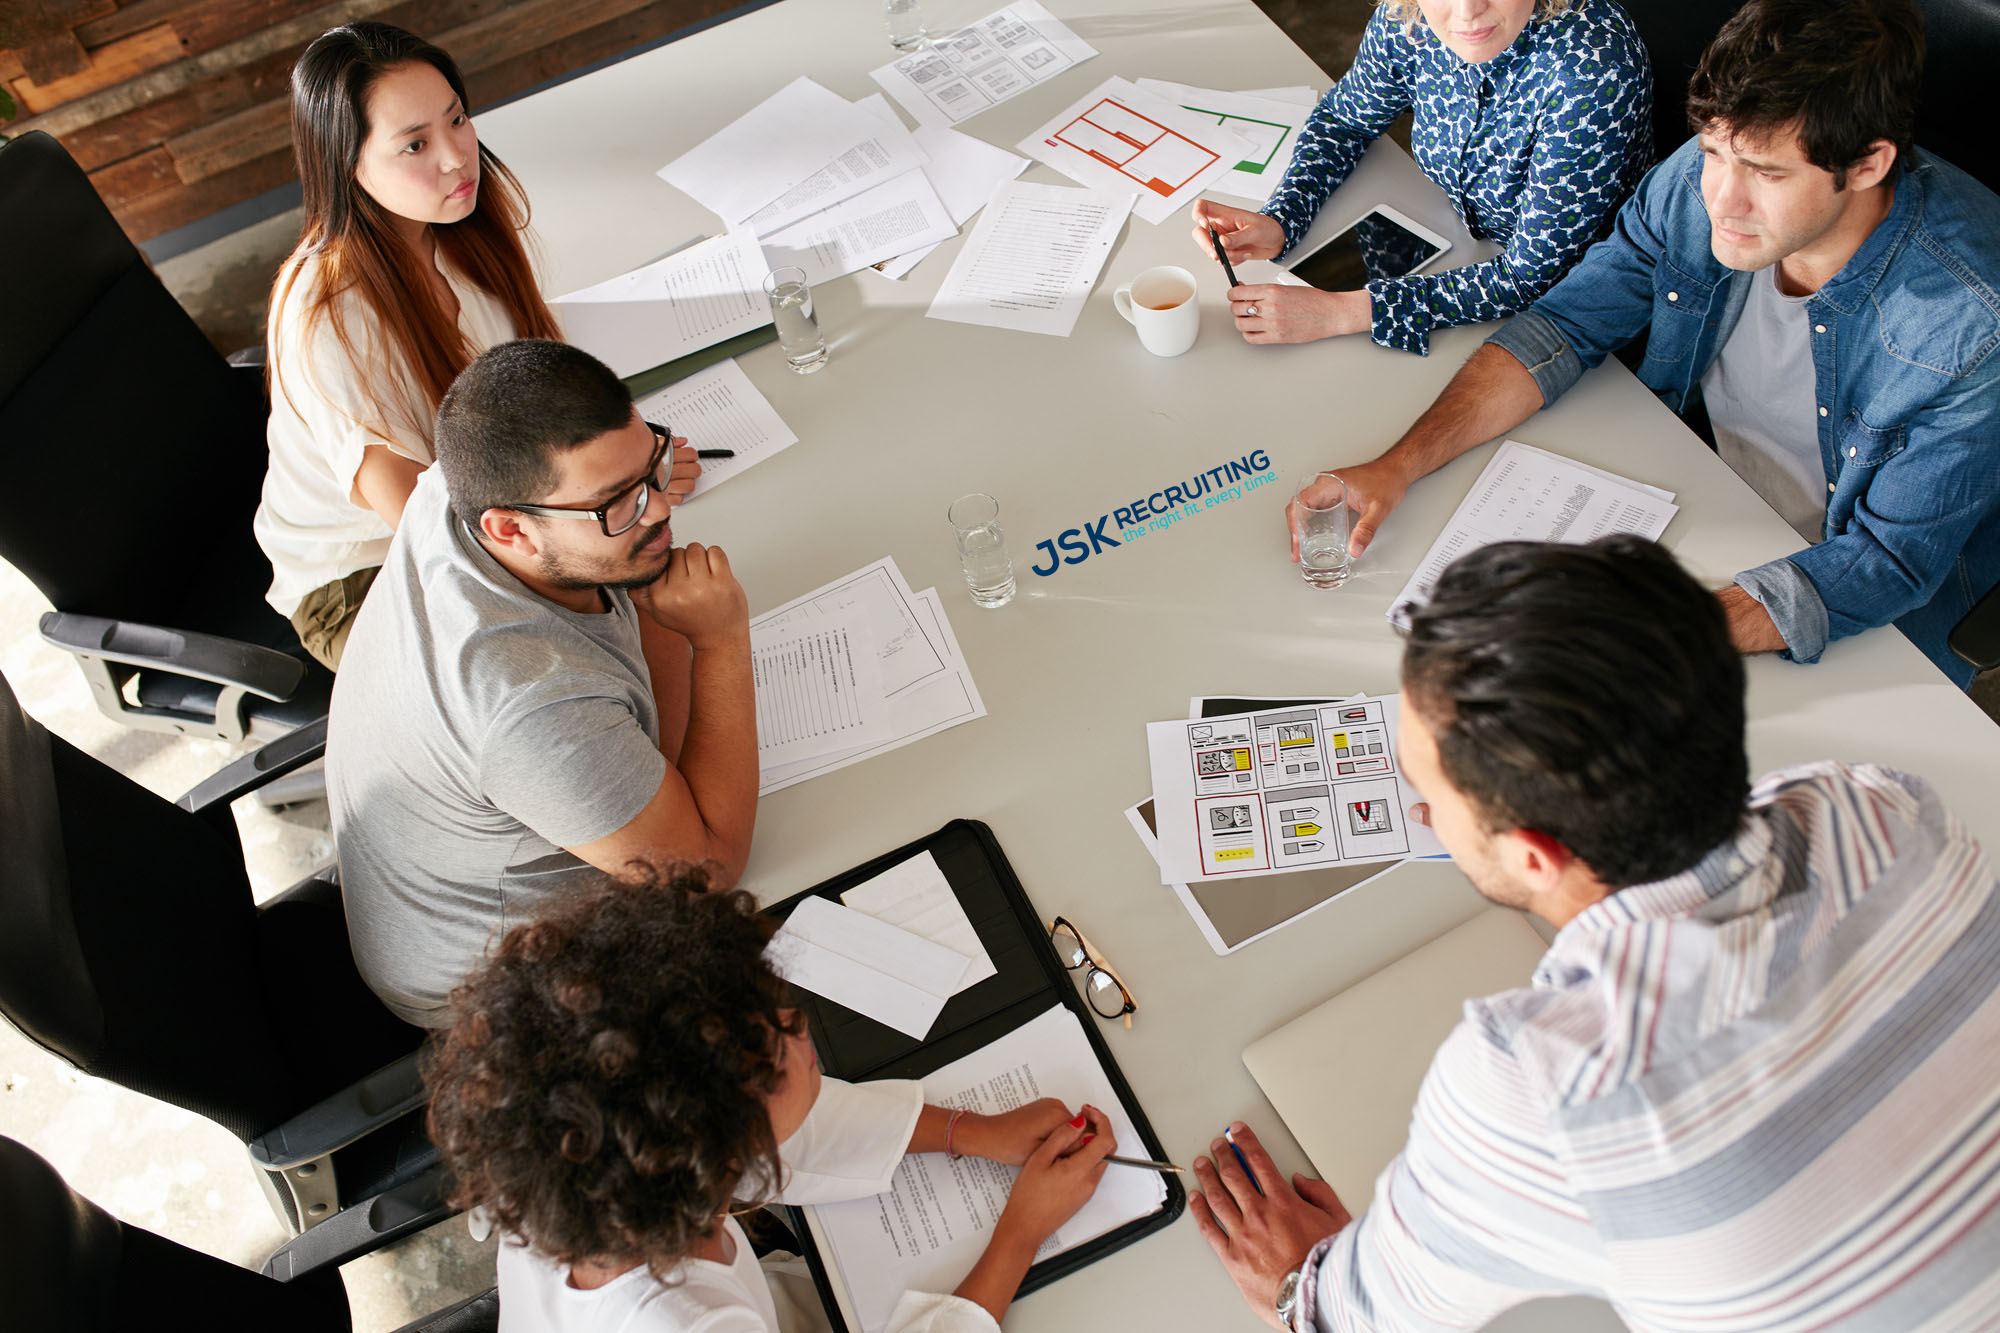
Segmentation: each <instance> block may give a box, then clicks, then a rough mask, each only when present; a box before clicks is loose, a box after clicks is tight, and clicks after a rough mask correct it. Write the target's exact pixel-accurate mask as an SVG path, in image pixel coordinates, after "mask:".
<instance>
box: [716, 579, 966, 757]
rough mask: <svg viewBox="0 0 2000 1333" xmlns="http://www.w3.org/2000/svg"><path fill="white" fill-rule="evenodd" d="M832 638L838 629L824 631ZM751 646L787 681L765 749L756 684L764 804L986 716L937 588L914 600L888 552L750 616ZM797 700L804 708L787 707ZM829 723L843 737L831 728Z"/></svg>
mask: <svg viewBox="0 0 2000 1333" xmlns="http://www.w3.org/2000/svg"><path fill="white" fill-rule="evenodd" d="M834 630H838V631H840V633H839V634H838V635H837V636H832V635H829V633H828V632H829V631H834ZM812 636H818V637H817V638H814V637H812ZM808 640H810V641H811V642H812V643H814V644H815V645H816V646H815V648H814V649H813V651H815V652H817V653H819V654H820V656H819V657H816V658H811V659H807V658H803V657H801V656H800V653H801V651H802V650H800V649H799V648H798V647H797V646H796V645H799V644H800V643H802V642H806V641H808ZM750 645H751V653H752V661H753V665H757V664H759V663H761V662H763V661H765V660H767V659H766V657H765V656H759V654H767V655H768V658H769V659H771V660H773V661H774V663H775V665H774V670H775V669H778V668H783V669H784V670H785V671H788V672H789V673H790V674H789V675H787V676H785V677H784V679H783V687H784V689H785V690H787V691H789V692H791V693H790V694H788V696H787V698H786V701H785V703H784V705H783V708H782V709H780V708H779V707H778V706H777V703H778V701H777V698H776V696H775V695H774V698H773V704H774V707H773V709H772V716H773V719H774V730H773V731H772V732H771V740H772V742H773V746H772V748H770V749H768V750H767V749H766V746H765V739H766V733H765V731H764V716H765V699H764V686H763V685H762V683H761V681H760V683H759V686H758V701H757V705H758V723H759V729H758V754H757V761H758V764H757V766H758V770H759V772H758V781H757V791H758V794H759V795H760V796H768V795H770V794H771V793H772V792H775V791H782V790H783V789H784V788H786V787H789V786H792V785H793V784H795V783H799V782H804V781H805V780H806V779H807V778H816V777H818V776H820V775H821V774H823V773H831V772H834V771H835V770H837V769H842V768H845V767H847V766H848V765H849V764H858V763H860V762H861V761H862V760H864V759H869V758H872V757H874V756H875V755H878V754H883V753H886V752H887V751H889V750H893V749H896V748H897V747H899V746H903V745H908V744H909V743H910V742H911V741H916V740H921V739H923V738H924V737H926V736H931V735H935V734H936V733H937V732H940V731H944V730H946V729H947V728H950V727H955V726H958V725H959V724H960V723H962V722H970V721H972V720H973V719H974V718H981V717H985V716H986V705H985V703H984V702H983V701H982V700H981V699H980V697H979V689H978V687H977V686H975V685H974V684H973V682H972V670H971V668H970V667H968V666H967V665H966V662H965V655H964V654H963V653H962V652H960V650H959V646H958V639H957V637H956V636H954V635H953V634H952V631H951V621H950V620H949V619H947V618H946V616H945V613H944V604H943V602H942V601H941V600H940V599H939V597H938V593H937V589H935V588H926V589H924V591H922V592H920V593H913V592H911V591H910V586H909V584H907V583H906V582H904V580H903V575H902V572H901V571H900V570H898V569H897V568H896V562H895V561H894V560H893V559H890V558H889V557H887V556H884V557H883V558H882V559H880V560H877V561H876V562H875V563H874V564H872V565H869V566H867V567H866V568H864V569H860V570H857V571H856V572H855V573H853V574H850V575H848V576H847V577H846V578H843V579H836V580H834V581H833V582H832V583H829V584H827V585H826V586H825V587H823V588H820V589H817V590H815V591H813V592H809V593H807V594H806V595H805V596H803V597H799V598H796V599H794V600H792V601H790V602H787V603H785V605H783V606H781V607H778V608H777V609H775V610H772V611H767V612H765V613H764V614H763V615H760V616H757V617H756V618H754V619H753V620H752V621H751V622H750ZM863 651H866V652H870V653H872V655H873V658H874V664H873V667H872V671H871V669H870V668H868V667H864V666H863V665H861V664H860V662H859V661H858V660H857V658H858V655H859V654H860V653H861V652H863ZM842 654H844V656H843V655H842ZM776 687H777V683H776V678H775V677H774V687H773V688H774V690H775V689H776ZM801 692H802V693H803V694H804V695H805V696H806V698H807V700H808V701H809V707H802V706H801V705H799V704H798V703H797V702H796V701H795V699H796V696H797V695H798V694H799V693H801ZM845 706H851V707H853V708H854V710H855V713H854V714H853V720H852V721H851V722H850V721H849V715H848V714H842V713H837V712H836V709H837V707H845ZM813 710H817V711H813ZM799 717H803V718H805V719H806V721H805V722H803V723H799V724H797V725H793V726H791V729H790V730H789V731H787V732H786V733H784V736H783V740H782V741H781V740H780V733H779V732H778V731H777V730H776V729H775V726H776V724H777V723H778V721H780V720H786V721H787V722H788V723H789V721H790V720H791V719H795V718H799ZM836 719H838V720H840V721H841V722H842V723H843V724H844V725H843V728H842V729H833V728H832V727H831V722H832V721H833V720H836ZM781 744H782V745H789V746H790V747H791V748H789V749H781V748H778V747H779V745H781Z"/></svg>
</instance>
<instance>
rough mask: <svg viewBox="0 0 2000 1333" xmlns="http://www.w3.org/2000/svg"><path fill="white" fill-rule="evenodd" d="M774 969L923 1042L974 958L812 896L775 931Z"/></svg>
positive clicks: (803, 987) (792, 980)
mask: <svg viewBox="0 0 2000 1333" xmlns="http://www.w3.org/2000/svg"><path fill="white" fill-rule="evenodd" d="M769 957H770V960H771V967H772V969H773V970H774V971H776V972H777V974H778V975H779V976H781V977H783V978H784V979H785V980H786V981H789V982H791V983H792V984H793V985H794V986H798V987H800V988H801V989H803V990H809V991H811V992H812V993H813V994H814V995H818V996H821V997H823V998H825V999H828V1000H832V1001H833V1002H834V1003H835V1004H838V1005H843V1006H845V1007H846V1008H849V1009H852V1010H853V1011H854V1012H855V1013H857V1014H863V1015H865V1016H867V1017H869V1018H872V1019H874V1020H875V1021H876V1022H878V1023H882V1024H885V1025H886V1026H888V1027H892V1028H895V1029H896V1030H897V1031H898V1032H903V1033H907V1034H908V1035H910V1036H912V1037H915V1038H916V1039H917V1040H918V1041H922V1040H923V1039H924V1037H925V1036H927V1035H928V1034H929V1033H930V1030H931V1025H932V1024H934V1023H936V1022H937V1016H938V1014H939V1013H940V1012H941V1011H942V1010H943V1009H944V1002H945V1001H946V1000H948V999H950V998H951V997H952V995H953V994H954V993H955V992H956V991H957V990H958V989H959V980H960V978H962V977H963V976H964V975H965V972H966V969H967V968H969V967H970V966H971V965H972V960H971V959H969V958H967V957H966V956H965V955H964V954H961V953H958V952H956V951H954V950H952V949H948V948H946V947H945V946H944V945H942V944H937V943H934V942H932V941H930V940H927V939H925V938H924V937H923V936H921V935H916V934H912V933H911V932H910V931H907V930H904V929H903V928H902V927H901V926H892V925H890V924H889V923H888V922H886V921H879V920H877V919H876V918H874V917H872V916H868V915H867V914H865V913H862V912H857V911H854V910H853V909H852V908H848V907H842V906H841V905H840V904H839V903H837V902H834V901H833V900H832V899H831V898H807V899H805V900H804V901H802V902H800V903H799V905H798V906H797V907H795V908H793V909H792V914H791V915H790V916H788V917H786V918H785V924H784V925H783V926H780V927H779V928H778V933H777V934H776V935H773V936H772V937H771V943H770V945H769Z"/></svg>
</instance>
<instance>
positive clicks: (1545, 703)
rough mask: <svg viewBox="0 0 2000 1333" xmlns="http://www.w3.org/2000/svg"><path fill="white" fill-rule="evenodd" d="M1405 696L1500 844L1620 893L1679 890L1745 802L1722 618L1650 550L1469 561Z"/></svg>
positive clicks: (1730, 653)
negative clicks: (1523, 839)
mask: <svg viewBox="0 0 2000 1333" xmlns="http://www.w3.org/2000/svg"><path fill="white" fill-rule="evenodd" d="M1403 691H1404V697H1405V698H1406V699H1407V700H1408V701H1409V704H1410V706H1411V707H1413V708H1415V709H1416V710H1417V712H1418V713H1419V715H1421V716H1422V718H1423V720H1424V723H1425V725H1426V726H1427V727H1429V728H1430V729H1431V730H1432V731H1433V732H1434V733H1435V734H1436V737H1437V745H1438V758H1439V761H1440V762H1441V764H1442V766H1443V768H1444V774H1445V777H1446V778H1448V779H1449V780H1450V781H1451V784H1452V785H1453V786H1454V787H1456V788H1457V789H1458V790H1459V792H1460V793H1461V794H1463V795H1464V796H1465V797H1466V798H1467V800H1469V801H1470V802H1471V803H1472V806H1473V808H1474V809H1475V810H1476V811H1477V812H1478V813H1479V814H1480V815H1481V817H1482V818H1483V819H1484V821H1485V823H1486V826H1487V828H1488V829H1489V830H1490V831H1493V832H1505V831H1508V830H1512V829H1533V830H1535V831H1537V832H1540V833H1545V834H1547V835H1548V836H1550V837H1552V838H1554V839H1556V840H1557V841H1558V842H1560V843H1562V844H1563V845H1564V846H1565V847H1567V848H1569V849H1570V851H1572V852H1574V853H1575V854H1576V855H1577V856H1579V857H1581V858H1582V859H1583V861H1584V863H1585V864H1586V865H1588V866H1589V867H1590V869H1591V871H1592V872H1593V873H1595V874H1596V875H1597V877H1598V878H1599V879H1601V880H1603V881H1604V882H1605V883H1606V884H1608V885H1610V886H1612V887H1614V888H1622V887H1624V886H1626V885H1629V884H1643V883H1645V882H1647V881H1649V880H1655V879H1663V878H1665V877H1666V876H1669V875H1675V874H1679V873H1680V872H1682V871H1684V870H1687V869H1688V868H1690V867H1691V866H1693V865H1694V864H1695V863H1696V862H1697V861H1699V860H1700V859H1701V858H1702V857H1703V855H1705V854H1706V853H1707V852H1709V851H1710V850H1711V849H1713V848H1714V847H1716V846H1717V845H1718V844H1720V843H1722V842H1723V841H1724V840H1726V839H1727V838H1729V837H1730V836H1731V835H1732V834H1733V833H1734V832H1735V830H1736V827H1737V824H1738V822H1739V821H1740V820H1741V819H1742V817H1743V805H1744V801H1745V799H1746V798H1747V797H1748V795H1749V791H1750V777H1749V769H1748V764H1747V761H1746V760H1745V758H1744V754H1743V661H1742V658H1741V657H1739V656H1738V655H1737V652H1736V650H1735V648H1734V647H1733V646H1731V644H1730V641H1729V626H1728V623H1727V621H1726V620H1725V619H1724V616H1723V612H1722V606H1721V603H1720V602H1718V601H1717V600H1716V598H1715V596H1714V595H1713V594H1711V593H1709V592H1707V591H1705V590H1704V589H1703V588H1702V587H1701V585H1700V584H1698V583H1696V582H1695V581H1694V580H1693V579H1692V578H1690V577H1688V574H1687V572H1686V571H1685V570H1683V569H1682V568H1681V567H1680V566H1679V565H1678V564H1676V563H1675V562H1674V558H1673V556H1671V555H1669V554H1668V553H1667V552H1666V550H1665V549H1664V548H1662V547H1660V546H1658V545H1655V544H1654V543H1652V542H1649V541H1646V540H1644V539H1642V538H1638V537H1629V536H1616V537H1604V538H1600V539H1599V540H1597V541H1594V542H1592V543H1590V544H1589V545H1587V546H1562V545H1555V544H1545V543H1539V542H1503V543H1501V544H1499V545H1496V546H1487V547H1483V548H1481V549H1480V550H1477V551H1474V552H1472V553H1471V554H1469V555H1465V556H1461V557H1460V558H1459V559H1458V560H1456V561H1454V562H1453V563H1452V565H1451V567H1450V568H1448V569H1446V570H1445V572H1444V575H1443V577H1441V578H1440V579H1439V580H1438V583H1437V589H1436V591H1435V593H1434V594H1433V595H1432V597H1431V600H1430V602H1429V603H1428V604H1427V605H1425V606H1424V607H1422V608H1421V609H1420V610H1418V611H1417V612H1416V614H1415V616H1414V617H1413V619H1412V622H1411V625H1410V633H1409V639H1408V643H1407V645H1406V646H1405V648H1404V652H1403Z"/></svg>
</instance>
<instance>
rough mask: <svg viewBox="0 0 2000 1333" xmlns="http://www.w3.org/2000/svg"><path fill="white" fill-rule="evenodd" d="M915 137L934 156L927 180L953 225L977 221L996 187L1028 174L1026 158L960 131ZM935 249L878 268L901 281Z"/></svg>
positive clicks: (937, 130)
mask: <svg viewBox="0 0 2000 1333" xmlns="http://www.w3.org/2000/svg"><path fill="white" fill-rule="evenodd" d="M916 137H917V142H918V143H919V144H921V145H923V149H924V151H925V152H926V153H928V154H930V161H928V162H926V163H925V164H924V176H925V178H926V179H928V180H929V181H930V183H931V188H932V189H934V190H936V191H937V194H938V198H940V199H942V200H943V201H944V211H945V212H946V213H948V214H950V215H951V220H952V225H954V226H958V227H963V226H964V225H965V224H966V223H968V222H970V221H972V219H973V216H974V215H975V214H977V213H978V212H979V210H980V209H982V208H984V207H986V201H987V200H988V199H991V198H992V197H993V191H994V189H995V188H996V187H997V186H999V185H1001V184H1002V183H1003V182H1006V181H1010V180H1013V179H1014V178H1015V177H1016V176H1018V175H1020V174H1021V173H1022V172H1023V171H1026V170H1027V169H1028V159H1027V158H1025V157H1022V156H1020V155H1019V154H1016V153H1010V152H1008V151H1007V150H1006V149H1004V148H995V147H994V146H993V145H992V144H990V143H987V142H986V141H985V140H984V139H975V138H973V137H972V136H971V135H969V134H961V133H959V132H958V131H957V130H948V129H944V128H942V127H940V126H931V125H926V126H924V127H923V128H922V129H919V130H918V131H917V136H916ZM935 249H937V246H936V245H926V246H924V247H923V248H922V249H919V250H911V251H908V252H906V253H904V254H900V255H897V256H896V257H895V258H893V259H885V260H883V261H882V262H881V263H879V264H877V265H876V266H875V267H876V269H877V270H878V271H879V272H881V273H882V274H883V276H885V277H890V278H900V277H902V276H903V275H904V274H906V273H908V272H909V271H910V270H911V269H913V268H915V267H916V266H917V265H918V264H919V263H920V262H922V260H923V258H924V256H926V255H928V254H929V253H930V252H931V251H933V250H935Z"/></svg>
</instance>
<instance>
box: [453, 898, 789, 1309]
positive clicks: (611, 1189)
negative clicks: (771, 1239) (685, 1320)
mask: <svg viewBox="0 0 2000 1333" xmlns="http://www.w3.org/2000/svg"><path fill="white" fill-rule="evenodd" d="M663 881H664V882H635V881H632V880H624V881H620V880H616V879H610V878H607V879H605V880H604V881H602V882H601V883H599V884H598V885H597V886H596V887H594V888H592V889H588V890H586V891H583V892H581V893H576V894H565V895H563V896H562V897H560V898H558V899H557V900H555V901H554V902H552V903H551V904H549V905H548V907H547V908H546V909H545V910H544V911H542V912H541V913H540V914H539V915H538V916H537V918H536V919H535V920H533V921H530V922H528V923H527V924H525V925H520V926H516V927H515V928H514V929H512V930H510V931H508V932H507V934H506V936H505V937H504V938H503V939H502V940H501V941H500V944H499V946H498V948H496V949H495V950H494V952H493V954H492V955H491V956H490V957H489V958H488V959H487V960H486V962H485V963H483V964H482V965H481V966H480V968H479V969H478V970H477V971H475V972H474V973H473V974H472V976H471V977H470V978H468V979H467V980H466V982H465V983H464V984H463V985H461V986H459V987H458V988H457V989H456V990H454V991H453V992H452V997H451V1005H452V1011H453V1014H454V1021H453V1023H452V1026H451V1027H450V1028H449V1029H448V1030H446V1031H444V1032H442V1033H441V1034H439V1036H438V1037H437V1038H435V1039H434V1041H433V1043H432V1045H431V1046H430V1047H429V1048H428V1049H427V1050H426V1052H425V1056H424V1078H425V1081H426V1082H427V1083H428V1084H429V1086H430V1091H431V1103H430V1132H431V1139H432V1141H433V1142H434V1143H436V1144H437V1146H438V1150H439V1151H440V1153H441V1154H442V1155H443V1157H444V1160H445V1162H446V1164H447V1165H448V1166H449V1167H450V1169H451V1171H452V1173H453V1174H454V1175H455V1176H456V1177H457V1181H458V1184H457V1191H456V1193H455V1194H454V1195H453V1199H452V1201H453V1203H455V1204H456V1205H458V1206H459V1207H462V1208H470V1207H475V1206H483V1207H485V1208H486V1209H488V1210H489V1211H490V1212H491V1214H492V1215H493V1219H494V1221H495V1223H496V1224H497V1225H498V1226H499V1227H501V1228H502V1229H503V1230H505V1231H507V1232H509V1233H511V1234H512V1235H515V1236H517V1237H520V1238H521V1239H523V1240H526V1241H527V1242H528V1243H529V1244H531V1245H533V1246H534V1247H535V1248H536V1249H537V1250H539V1251H540V1252H541V1253H543V1254H544V1255H546V1256H548V1257H549V1258H550V1259H552V1260H554V1261H556V1262H558V1263H564V1264H573V1263H577V1262H579V1261H582V1260H585V1259H597V1260H601V1261H613V1262H621V1263H626V1264H634V1263H644V1264H646V1265H648V1266H649V1267H650V1268H651V1269H652V1271H653V1272H654V1273H655V1274H656V1275H659V1276H665V1274H666V1272H667V1271H668V1270H669V1269H671V1268H672V1266H673V1265H674V1264H675V1263H677V1262H678V1261H679V1260H680V1259H681V1258H683V1257H685V1256H686V1255H687V1254H689V1253H691V1252H692V1251H693V1250H694V1249H695V1248H696V1247H697V1246H698V1245H699V1244H700V1242H701V1241H702V1239H703V1238H704V1237H705V1236H706V1235H707V1234H708V1233H709V1232H710V1230H711V1229H712V1228H713V1227H714V1225H715V1219H716V1217H717V1215H718V1214H720V1213H722V1212H723V1211H724V1210H725V1209H726V1208H727V1207H728V1206H729V1201H730V1197H731V1194H732V1191H733V1190H734V1188H735V1187H736V1186H737V1184H738V1182H739V1181H740V1180H743V1179H745V1178H748V1179H752V1180H758V1181H769V1182H775V1181H777V1180H779V1179H780V1178H781V1177H780V1171H781V1168H780V1166H779V1162H778V1145H777V1142H776V1140H775V1139H774V1138H773V1136H772V1133H771V1120H770V1116H769V1114H768V1113H767V1111H766V1109H765V1099H766V1098H767V1097H769V1096H770V1095H771V1093H772V1092H774V1091H775V1090H776V1088H777V1085H778V1082H779V1071H778V1066H777V1060H778V1057H779V1054H780V1052H781V1050H782V1046H783V1040H782V1038H783V1035H785V1034H795V1033H797V1032H798V1031H800V1030H801V1029H802V1027H803V1025H804V1022H805V1019H804V1016H803V1015H801V1014H798V1013H796V1012H787V1011H785V1008H784V1006H785V1004H786V998H787V991H786V987H785V983H784V982H783V981H782V980H781V979H779V977H778V976H777V974H776V973H774V972H773V971H772V970H771V966H770V964H769V962H768V961H766V959H765V956H764V947H765V944H766V943H767V942H768V940H769V939H770V936H771V932H772V930H773V929H774V926H773V923H772V922H771V921H769V920H768V919H767V918H764V917H760V916H758V915H757V911H756V902H755V900H754V899H753V898H751V897H750V895H749V894H747V893H743V892H741V891H737V892H731V893H710V892H706V891H705V890H706V889H707V883H708V881H707V878H706V876H705V875H704V874H703V873H702V872H700V871H699V870H695V869H692V868H689V867H686V866H676V867H674V868H672V869H670V870H668V871H667V872H665V874H664V876H663Z"/></svg>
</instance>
